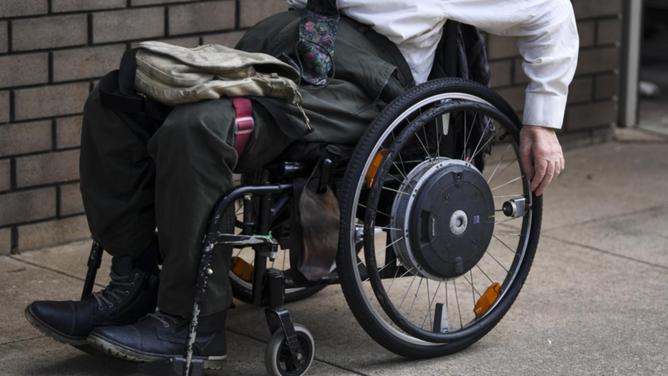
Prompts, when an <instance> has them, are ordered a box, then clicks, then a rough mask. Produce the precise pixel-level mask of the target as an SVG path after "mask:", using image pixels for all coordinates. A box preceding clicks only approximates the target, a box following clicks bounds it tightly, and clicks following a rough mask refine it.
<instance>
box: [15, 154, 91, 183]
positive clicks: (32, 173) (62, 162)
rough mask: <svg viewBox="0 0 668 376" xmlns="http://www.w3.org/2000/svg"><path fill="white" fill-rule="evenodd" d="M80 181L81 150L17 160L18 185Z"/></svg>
mask: <svg viewBox="0 0 668 376" xmlns="http://www.w3.org/2000/svg"><path fill="white" fill-rule="evenodd" d="M78 179H79V150H67V151H57V152H53V153H47V154H38V155H31V156H27V157H19V158H16V185H17V186H18V187H29V186H33V185H42V184H51V183H58V182H68V181H74V180H78Z"/></svg>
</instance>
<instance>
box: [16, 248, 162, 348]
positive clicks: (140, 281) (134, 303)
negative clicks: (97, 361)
mask: <svg viewBox="0 0 668 376" xmlns="http://www.w3.org/2000/svg"><path fill="white" fill-rule="evenodd" d="M157 297H158V276H157V275H155V274H153V273H148V272H146V271H143V270H141V269H138V268H135V267H134V266H133V260H132V259H131V258H129V257H115V258H113V260H112V267H111V282H110V283H109V285H108V286H107V287H105V288H104V289H103V290H101V291H99V292H96V293H94V294H93V295H91V296H90V297H88V298H86V299H84V300H81V301H36V302H33V303H31V304H30V305H29V306H28V307H27V308H26V310H25V315H26V319H28V321H29V322H30V323H31V324H32V325H33V326H34V327H36V328H37V329H39V330H40V331H42V332H43V333H44V334H46V335H48V336H49V337H52V338H54V339H56V340H58V341H60V342H64V343H67V344H70V345H75V346H78V345H84V344H86V338H87V337H88V334H89V333H90V332H91V331H92V330H93V329H94V328H97V327H101V326H108V325H125V324H130V323H134V322H136V321H137V320H138V319H139V318H141V317H143V316H144V315H146V314H147V313H150V312H154V311H155V307H156V304H157Z"/></svg>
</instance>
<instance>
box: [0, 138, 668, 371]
mask: <svg viewBox="0 0 668 376" xmlns="http://www.w3.org/2000/svg"><path fill="white" fill-rule="evenodd" d="M567 164H568V166H567V171H566V173H564V174H563V175H562V176H561V177H560V178H559V180H558V181H557V183H556V184H555V186H554V187H553V188H552V189H551V191H550V192H549V194H548V195H547V196H546V199H545V209H544V220H543V222H544V227H543V233H542V237H541V244H540V246H539V251H538V254H537V257H536V260H535V262H534V266H533V269H532V271H531V273H530V275H529V278H528V280H527V282H526V284H525V287H524V289H523V291H522V292H521V294H520V296H519V298H518V300H517V301H516V303H515V304H514V306H513V307H512V308H511V310H510V311H509V313H508V314H507V315H506V316H505V318H504V319H503V320H502V321H501V323H500V324H499V325H498V326H497V327H496V328H495V329H494V330H492V331H491V332H490V333H489V334H488V335H487V336H486V337H485V338H483V339H482V340H481V341H480V342H478V343H477V344H475V345H474V346H472V347H470V348H469V349H467V350H465V351H463V352H461V353H458V354H455V355H453V356H449V357H444V358H439V359H431V360H424V361H407V360H404V359H402V358H399V357H397V356H395V355H393V354H391V353H389V352H387V351H385V350H384V349H383V348H381V347H380V346H378V345H377V344H376V343H374V342H373V341H372V340H371V339H370V338H369V337H368V336H367V335H366V333H364V332H363V330H362V329H361V328H360V326H359V325H358V324H357V322H356V321H355V320H354V318H353V316H352V314H351V313H350V311H349V309H348V307H347V306H346V303H345V301H344V299H343V295H342V293H341V291H340V288H339V287H338V286H331V287H328V288H327V289H325V290H323V291H322V292H320V293H319V294H318V295H316V296H314V297H312V298H310V299H308V300H305V301H302V302H297V303H293V304H290V305H289V308H290V309H291V313H292V314H293V316H294V318H295V320H296V321H297V322H301V323H303V324H305V325H306V326H307V327H309V328H310V329H311V331H312V332H313V334H314V336H315V338H316V345H317V354H316V358H317V361H316V364H315V365H314V367H313V368H312V371H311V372H310V374H311V375H348V374H351V375H417V374H419V375H462V374H475V375H538V374H547V375H665V374H668V140H665V139H659V140H654V141H652V142H644V141H643V142H634V140H633V137H631V138H628V137H627V138H625V141H624V142H618V143H608V144H604V145H598V146H594V147H589V148H583V149H576V150H572V151H569V152H568V153H567ZM88 247H89V244H88V242H78V243H73V244H69V245H66V246H62V247H55V248H51V249H47V250H42V251H38V252H27V253H24V254H22V255H13V256H7V257H0V286H1V287H0V301H1V302H2V303H3V304H2V305H1V306H0V317H2V320H0V374H2V375H120V374H126V375H135V374H137V375H138V374H142V372H143V370H142V369H141V368H137V367H136V366H135V365H132V364H128V363H124V362H120V361H115V360H111V359H106V358H101V357H92V356H90V355H87V354H84V353H82V352H80V351H78V350H76V349H73V348H71V347H68V346H64V345H61V344H58V343H56V342H53V341H51V340H49V339H48V338H45V337H44V336H43V335H41V333H39V332H37V331H36V330H34V329H33V328H32V327H30V326H29V324H28V323H27V322H26V321H25V320H24V318H23V313H22V311H23V308H24V307H25V306H26V305H27V304H28V303H29V302H30V301H32V300H35V299H64V298H76V297H77V294H78V292H79V289H80V287H81V281H82V278H83V276H84V275H85V271H84V263H85V259H86V256H87V251H88ZM102 274H104V273H102ZM101 282H104V280H102V281H101ZM228 321H229V322H228V328H229V329H230V330H229V331H230V334H229V348H230V351H229V360H228V362H227V365H226V368H225V369H224V370H223V371H221V372H211V373H210V374H211V375H218V374H220V375H223V374H224V375H238V374H243V375H262V374H264V364H263V358H264V356H263V355H264V344H263V341H266V340H267V338H268V332H267V329H266V326H265V323H264V317H263V313H262V311H261V310H259V309H258V308H256V307H253V306H248V305H244V304H239V305H238V306H237V308H236V309H235V310H233V311H232V312H231V314H230V317H229V320H228Z"/></svg>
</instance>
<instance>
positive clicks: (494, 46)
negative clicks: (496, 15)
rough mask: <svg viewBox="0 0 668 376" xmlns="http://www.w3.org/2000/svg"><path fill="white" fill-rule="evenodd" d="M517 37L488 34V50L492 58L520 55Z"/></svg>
mask: <svg viewBox="0 0 668 376" xmlns="http://www.w3.org/2000/svg"><path fill="white" fill-rule="evenodd" d="M515 43H516V41H515V38H511V37H501V36H498V35H488V36H487V50H488V54H489V58H490V59H502V58H506V57H514V56H517V55H519V52H518V51H517V45H516V44H515Z"/></svg>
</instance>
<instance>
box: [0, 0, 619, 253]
mask: <svg viewBox="0 0 668 376" xmlns="http://www.w3.org/2000/svg"><path fill="white" fill-rule="evenodd" d="M574 6H575V9H576V14H577V16H578V26H579V28H580V33H581V41H582V51H581V56H580V64H579V67H578V74H577V77H576V80H575V82H574V83H573V86H572V89H571V96H570V99H569V102H570V106H569V108H568V112H567V116H566V128H565V130H566V133H565V134H564V135H562V137H564V138H570V139H571V140H574V141H577V142H591V140H592V139H593V138H595V137H603V138H605V137H606V136H605V135H606V134H608V130H609V129H610V125H611V124H612V123H614V122H615V121H616V117H617V111H616V99H615V98H616V93H617V81H618V80H617V67H618V64H619V58H618V56H619V41H620V39H621V31H620V30H621V23H620V20H619V17H620V14H621V7H622V5H621V0H574ZM283 9H285V3H284V0H199V1H197V0H0V254H6V253H9V252H11V251H22V250H27V249H33V248H39V247H43V246H47V245H53V244H58V243H64V242H68V241H71V240H76V239H81V238H85V237H87V236H88V227H87V225H86V221H85V218H84V216H83V215H82V213H83V208H82V205H81V198H80V195H79V186H78V183H77V180H78V157H79V153H78V147H79V137H80V127H81V114H80V113H81V110H82V107H83V103H84V101H85V98H86V96H87V94H88V92H89V91H90V90H91V88H92V85H93V84H94V83H95V81H96V80H97V79H99V78H100V76H102V75H103V74H104V73H106V72H107V71H109V70H112V69H114V68H115V67H116V66H117V65H118V61H119V59H120V56H121V55H122V54H123V51H125V50H126V49H127V48H129V47H130V46H132V45H134V44H135V43H136V42H138V41H141V40H145V39H160V40H165V41H169V42H171V43H175V44H179V45H183V46H195V45H198V44H201V43H221V44H225V45H234V44H235V43H236V41H237V40H238V39H239V38H240V36H241V35H242V34H243V30H244V29H245V28H248V27H249V26H251V25H253V24H254V23H255V22H257V21H259V20H260V19H262V18H264V17H266V16H267V15H270V14H273V13H276V12H278V11H280V10H283ZM489 48H490V56H491V58H492V70H493V77H494V81H493V85H494V87H495V89H497V90H498V91H499V92H500V93H501V94H502V95H503V96H504V97H506V99H507V100H509V101H510V102H511V103H512V104H513V106H514V107H515V109H516V110H517V111H521V108H522V104H523V90H524V85H525V83H526V78H525V77H524V76H523V75H522V73H521V70H520V60H519V57H518V56H517V55H516V52H515V48H514V45H513V42H512V40H508V39H504V38H497V37H490V46H489Z"/></svg>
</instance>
